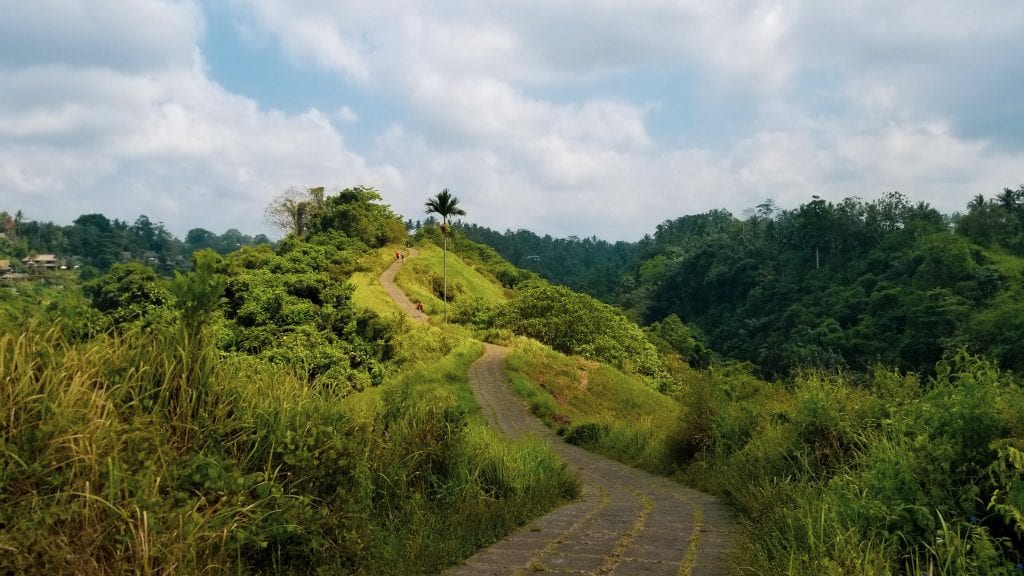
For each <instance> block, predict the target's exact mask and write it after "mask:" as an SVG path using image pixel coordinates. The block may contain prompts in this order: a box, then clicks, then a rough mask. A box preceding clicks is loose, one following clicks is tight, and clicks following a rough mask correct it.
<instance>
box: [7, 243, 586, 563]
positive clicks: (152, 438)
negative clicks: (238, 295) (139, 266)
mask: <svg viewBox="0 0 1024 576" xmlns="http://www.w3.org/2000/svg"><path fill="white" fill-rule="evenodd" d="M198 259H199V263H198V265H197V267H196V268H197V269H196V271H195V272H194V273H193V276H191V277H189V278H185V279H182V280H181V281H180V282H181V288H182V293H183V294H185V295H191V296H194V298H193V297H191V296H190V297H189V298H186V299H185V302H188V303H194V304H195V308H194V310H196V311H197V313H198V314H199V315H203V314H205V313H206V312H207V311H208V306H207V305H208V304H210V303H213V302H215V298H214V297H213V294H215V293H216V289H215V288H216V276H215V275H212V274H211V273H210V269H211V267H212V264H213V261H214V257H213V256H212V255H201V256H200V257H199V258H198ZM204 295H206V296H204ZM207 296H208V297H207ZM10 328H13V329H12V330H11V331H9V332H5V333H3V334H0V404H2V405H3V406H4V410H5V417H4V426H2V427H0V543H2V545H3V552H4V553H3V554H2V555H0V572H3V573H18V574H46V573H67V572H68V571H69V570H70V571H73V572H80V571H83V570H85V571H88V572H90V573H157V572H159V573H162V572H165V571H173V572H176V573H209V574H234V573H276V574H306V573H310V572H316V573H332V574H409V573H424V572H426V573H432V572H436V571H438V570H440V569H441V568H442V567H444V566H446V565H450V564H451V563H453V562H455V561H456V560H458V559H459V558H463V557H465V556H467V555H469V554H470V553H472V552H473V551H475V550H476V549H477V548H478V547H480V546H483V545H485V544H488V543H490V542H491V541H493V540H494V539H496V538H498V537H499V536H501V535H503V534H505V533H507V532H508V531H510V530H511V529H512V528H513V527H515V526H517V525H519V524H521V523H523V522H524V521H525V520H526V519H527V518H529V517H530V516H532V515H534V514H537V513H539V512H541V511H544V510H546V509H548V508H550V507H551V506H552V505H554V504H555V503H557V502H559V501H561V500H564V499H566V498H571V497H573V496H574V495H575V494H576V492H577V487H576V484H575V481H574V480H573V479H572V478H571V477H570V476H569V475H568V474H567V472H566V470H565V467H564V465H563V464H562V463H561V462H560V461H559V460H558V459H557V458H556V457H555V455H554V453H553V452H551V450H550V449H549V448H547V447H546V446H544V445H543V444H541V443H540V442H538V441H536V440H532V439H523V440H517V441H514V442H510V441H508V440H507V439H505V438H504V437H502V436H500V435H498V434H495V433H492V432H490V431H488V430H486V428H485V426H484V424H483V423H482V420H481V419H480V418H479V416H477V415H476V414H474V413H472V412H468V411H467V408H466V406H467V405H466V404H465V402H464V401H463V399H464V398H467V397H469V396H470V393H469V391H468V386H467V383H466V380H465V379H466V367H467V365H468V364H469V362H471V361H472V360H474V359H475V358H476V357H477V355H478V354H479V350H480V346H479V345H478V344H472V343H466V342H463V343H461V344H454V345H453V346H452V347H450V348H449V349H450V350H451V353H450V354H448V355H444V354H440V353H438V352H427V351H425V349H421V350H420V351H419V353H420V354H422V356H421V358H420V360H421V361H422V363H421V364H419V365H417V366H416V367H415V368H413V369H411V370H408V371H406V372H405V373H404V375H403V377H402V378H401V379H400V380H398V381H396V382H392V383H390V384H388V385H387V386H386V387H385V393H384V395H383V398H382V399H381V401H379V402H373V401H372V400H371V401H369V402H361V403H360V404H359V406H360V407H361V408H360V410H369V413H368V414H367V413H362V414H360V413H357V412H356V411H355V410H353V409H352V408H351V407H350V405H348V404H346V402H345V401H343V400H342V399H341V398H340V397H339V396H338V395H336V394H333V393H331V392H329V391H324V390H322V389H320V388H318V387H313V386H308V385H307V384H306V383H305V382H304V381H302V380H300V379H296V378H294V377H293V376H292V375H291V373H290V371H288V370H285V369H282V368H280V367H277V366H275V365H273V364H271V363H268V362H266V361H264V360H262V359H259V358H256V357H251V356H243V355H231V356H228V357H226V358H222V357H221V355H219V354H218V353H217V351H216V350H215V349H214V348H213V347H212V346H210V345H208V344H201V345H200V346H199V347H198V348H197V347H195V346H191V345H190V342H191V341H190V339H189V335H188V332H187V330H185V329H184V328H183V327H181V326H177V327H175V326H156V327H152V328H145V329H143V328H138V327H136V328H132V327H129V328H127V330H128V332H127V333H125V334H124V335H116V334H107V335H98V336H96V337H95V338H94V339H92V340H88V341H85V342H82V343H74V342H70V341H68V340H67V339H65V338H63V337H62V336H61V335H60V333H59V332H58V331H56V330H49V331H45V330H44V329H43V328H42V327H41V326H40V325H39V324H38V323H30V324H28V325H21V326H17V327H10ZM424 330H426V328H424ZM422 336H423V335H421V338H422ZM439 354H440V355H439ZM199 380H202V381H204V382H205V383H206V385H205V386H203V387H202V388H201V393H200V388H199V386H197V383H198V382H199Z"/></svg>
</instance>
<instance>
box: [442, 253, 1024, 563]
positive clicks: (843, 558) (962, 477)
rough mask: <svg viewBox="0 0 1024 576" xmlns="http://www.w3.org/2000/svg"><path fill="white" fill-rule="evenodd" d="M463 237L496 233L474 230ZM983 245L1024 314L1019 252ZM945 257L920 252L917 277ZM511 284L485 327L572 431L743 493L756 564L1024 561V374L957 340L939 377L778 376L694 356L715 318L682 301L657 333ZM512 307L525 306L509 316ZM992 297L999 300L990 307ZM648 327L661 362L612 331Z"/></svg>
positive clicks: (748, 559)
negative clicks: (636, 356)
mask: <svg viewBox="0 0 1024 576" xmlns="http://www.w3.org/2000/svg"><path fill="white" fill-rule="evenodd" d="M921 238H922V240H920V242H923V244H921V243H918V244H914V246H918V248H911V250H917V249H924V250H926V251H927V250H933V252H932V254H933V256H932V258H933V260H934V259H936V258H938V256H939V255H941V254H943V253H944V252H945V251H946V250H949V249H950V248H953V247H955V246H958V245H960V244H959V242H961V240H958V239H956V238H953V239H952V240H949V239H948V238H949V237H947V236H937V237H935V236H922V237H921ZM455 249H456V250H459V249H462V250H466V251H473V250H479V249H478V248H475V247H473V246H472V243H470V242H468V241H466V240H465V239H462V240H457V241H456V242H455ZM694 249H695V250H702V249H705V247H703V245H701V244H700V243H696V244H694ZM716 250H717V248H716ZM723 250H724V248H723ZM722 253H723V254H724V252H722ZM952 254H953V255H956V254H958V252H957V251H956V250H952ZM980 254H982V255H983V257H984V258H988V257H989V256H988V255H989V254H992V255H993V257H992V260H991V263H985V264H982V266H992V267H994V268H998V270H999V273H1000V274H1001V275H1002V277H1003V280H1001V282H1004V284H1002V286H1003V292H1002V293H1001V295H999V296H996V297H995V298H994V299H993V300H989V301H987V304H986V306H987V307H989V308H988V309H989V310H1002V312H1001V313H1000V314H999V316H998V317H997V316H992V317H991V321H992V322H998V323H999V325H1000V326H1006V325H1007V322H1011V323H1012V322H1013V321H1016V320H1015V319H1019V318H1024V314H1018V313H1016V312H1015V311H1014V310H1013V309H1011V308H1004V307H1002V306H1006V307H1010V306H1013V305H1014V304H1013V303H1014V302H1017V301H1019V300H1016V298H1015V297H1014V296H1013V294H1015V292H1014V290H1016V289H1015V288H1014V282H1018V281H1019V280H1018V279H1019V268H1017V266H1018V265H1017V262H1018V258H1017V257H1016V256H1011V255H1008V254H1005V253H1000V252H999V251H991V250H983V251H982V252H980ZM956 261H957V260H955V259H953V260H949V259H947V260H946V262H956ZM932 265H933V264H929V263H928V260H927V257H926V258H925V260H923V261H921V262H920V263H918V264H917V271H916V274H917V278H918V281H920V282H924V281H925V280H924V278H925V273H926V271H927V270H928V267H929V266H932ZM727 271H728V269H724V270H723V273H726V272H727ZM902 273H906V272H902ZM811 278H814V276H812V277H811ZM967 281H968V282H969V281H970V279H967ZM913 286H914V284H911V285H910V286H908V288H907V290H910V289H911V288H912V287H913ZM512 288H513V289H512V292H511V297H510V299H509V301H508V302H507V303H506V304H504V305H502V306H499V307H498V308H497V310H496V311H495V314H494V315H493V320H492V321H491V322H490V323H485V324H483V325H478V326H476V327H477V328H478V329H481V330H483V331H484V333H485V334H492V335H496V336H501V335H502V334H505V335H506V336H504V338H505V340H504V341H505V342H506V343H509V344H511V346H512V348H513V352H512V354H511V355H510V356H509V359H508V369H509V371H510V375H511V377H512V379H513V384H514V386H515V388H516V390H517V391H518V392H519V394H520V395H522V396H523V398H524V401H525V402H527V404H528V405H529V406H530V408H531V409H532V410H533V411H534V412H535V413H536V414H537V415H539V416H541V417H542V418H543V419H544V420H545V421H546V422H547V423H548V424H549V425H550V426H551V427H552V428H554V429H555V430H557V431H559V432H560V433H561V434H563V435H564V436H565V438H566V439H567V440H568V441H570V442H574V443H577V444H579V445H581V446H584V447H587V448H590V449H593V450H596V451H599V452H601V453H604V454H606V455H609V456H612V457H614V458H617V459H620V460H622V461H624V462H627V463H630V464H634V465H637V466H641V467H644V468H647V469H650V470H654V471H658V472H663V473H668V474H672V475H675V476H677V477H678V478H680V479H682V480H684V481H686V482H688V483H691V484H695V485H697V486H700V487H703V488H705V489H707V490H710V491H712V492H714V493H716V494H719V495H721V496H722V497H724V498H725V499H727V501H729V502H731V503H732V504H733V505H734V506H735V507H736V509H737V511H738V512H739V513H740V514H741V515H742V516H743V518H744V519H745V523H744V531H743V535H742V536H743V537H742V540H741V542H740V548H741V552H740V557H739V559H738V562H739V564H738V566H739V569H740V570H741V572H743V573H752V574H807V575H818V574H837V575H838V574H904V573H912V574H918V573H925V574H928V573H931V574H946V575H953V574H1011V573H1017V570H1018V566H1019V565H1020V563H1021V562H1024V557H1022V556H1021V550H1022V549H1024V540H1022V538H1024V522H1022V521H1021V518H1022V516H1021V511H1022V510H1024V500H1022V499H1024V460H1022V454H1024V419H1022V415H1024V390H1022V388H1021V386H1020V383H1019V381H1018V380H1017V379H1016V377H1015V376H1014V375H1013V374H1010V373H1005V372H1001V371H1000V370H999V369H998V367H997V366H996V365H995V364H994V363H993V362H992V361H991V360H988V359H986V358H984V357H982V356H977V355H972V354H971V353H969V352H968V351H961V352H959V353H952V352H951V353H949V354H948V355H947V356H946V357H945V358H944V359H942V360H940V361H939V362H938V363H937V364H935V365H934V366H932V368H930V369H929V372H931V373H932V374H934V376H930V377H929V376H916V375H913V374H910V375H907V374H901V373H900V372H899V371H896V370H893V369H886V368H883V367H877V368H875V369H874V370H873V371H871V372H869V373H866V374H856V373H850V374H843V373H836V372H833V371H829V370H824V369H822V367H821V366H820V364H818V363H813V362H812V363H808V364H807V365H805V366H803V367H801V368H799V369H797V370H795V371H794V372H793V375H792V376H791V377H780V378H778V380H777V381H775V382H768V381H765V380H762V379H761V378H759V377H758V376H757V372H758V370H756V368H755V367H753V366H752V365H750V364H740V363H736V362H728V361H724V362H723V361H721V360H718V361H713V362H711V364H710V365H708V366H707V367H706V368H700V369H694V368H692V367H690V365H689V364H694V360H698V359H699V358H700V357H701V356H702V354H703V353H702V352H701V351H700V349H701V347H700V345H699V342H697V341H696V340H695V339H694V338H696V337H699V335H700V331H699V330H696V329H694V328H692V327H689V326H686V325H684V324H682V323H680V322H679V321H678V318H675V317H673V318H672V319H671V321H670V319H666V320H665V321H663V322H660V323H656V324H655V325H652V326H651V327H649V329H648V330H647V332H646V335H644V333H643V332H639V328H637V327H636V326H635V325H633V330H637V332H631V331H630V330H629V329H628V328H627V327H626V324H628V323H629V322H628V320H626V319H625V317H624V316H618V317H617V316H614V315H612V316H604V314H605V309H604V308H602V306H603V305H602V304H601V303H599V302H596V301H594V300H593V299H590V300H588V299H587V298H588V297H586V296H583V295H579V294H574V293H571V292H568V291H566V292H562V291H561V290H563V289H558V290H556V289H554V287H550V286H548V285H546V284H545V283H544V282H542V281H538V280H536V279H529V278H528V279H525V280H522V281H520V282H519V283H517V284H515V285H514V286H512ZM968 288H969V286H968V285H966V284H964V285H962V286H961V287H960V289H964V290H967V289H968ZM920 289H924V286H923V285H921V286H920ZM908 294H912V292H908ZM825 296H827V294H825ZM706 297H707V298H712V297H713V295H709V296H706ZM552 303H555V304H552ZM817 305H818V306H820V305H821V304H817ZM510 314H511V315H513V316H514V317H515V320H516V321H514V322H508V321H503V318H506V317H507V316H508V315H510ZM985 314H994V312H987V313H982V314H980V315H979V316H978V318H981V319H985V318H986V316H985ZM619 322H622V323H624V324H623V325H622V326H619V327H613V326H610V324H617V323H619ZM509 333H511V334H512V335H516V334H518V335H520V336H518V337H514V338H509V336H508V334H509ZM981 333H982V332H980V330H979V334H981ZM636 334H641V336H640V339H641V340H643V341H644V342H647V344H648V345H651V346H652V347H653V348H654V349H655V350H657V356H658V362H657V364H656V370H654V371H653V373H647V372H649V371H645V370H640V369H638V367H639V366H638V364H637V363H636V362H627V363H621V362H618V360H620V357H618V356H617V355H616V354H614V353H609V352H608V350H614V349H615V347H614V346H608V345H604V346H602V345H599V343H601V342H605V343H606V344H607V343H609V342H610V343H616V342H617V343H618V345H624V344H626V343H625V342H623V340H627V339H628V340H629V344H630V345H634V346H635V345H636V344H638V342H637V337H636ZM521 336H532V337H534V338H539V339H540V340H541V341H544V342H546V343H547V346H546V345H545V344H544V343H542V342H538V341H537V340H533V339H526V338H522V337H521ZM930 337H931V338H936V337H942V336H941V333H939V334H932V335H930ZM992 337H993V339H994V341H996V342H998V341H1003V342H1006V343H1007V344H1008V345H1009V341H1008V340H1000V336H999V335H997V334H994V333H993V335H992ZM1017 341H1019V340H1017ZM551 347H556V348H559V349H561V350H564V351H567V352H572V353H574V354H575V356H567V355H564V354H562V353H559V352H555V351H554V350H552V349H551ZM1013 350H1016V348H1009V349H1007V351H1006V354H1009V353H1011V352H1012V351H1013ZM684 354H685V355H684ZM686 355H689V356H686ZM1006 357H1007V356H1004V357H1003V358H1006ZM602 360H603V361H604V362H606V363H602V362H601V361H602ZM686 360H690V362H689V363H688V362H686ZM617 363H618V366H617V367H616V366H614V364H617ZM696 364H697V365H701V364H702V362H697V363H696Z"/></svg>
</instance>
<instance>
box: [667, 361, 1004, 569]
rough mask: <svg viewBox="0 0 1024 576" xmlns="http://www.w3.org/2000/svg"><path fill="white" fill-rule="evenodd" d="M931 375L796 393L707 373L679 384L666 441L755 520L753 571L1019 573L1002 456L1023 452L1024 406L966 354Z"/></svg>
mask: <svg viewBox="0 0 1024 576" xmlns="http://www.w3.org/2000/svg"><path fill="white" fill-rule="evenodd" d="M935 373H936V376H935V378H934V379H932V380H930V381H929V382H928V383H927V384H926V385H924V386H920V385H918V383H917V381H916V380H915V379H914V378H912V377H901V376H899V375H898V374H895V373H893V372H890V371H885V370H880V369H878V370H876V371H875V372H874V373H873V374H872V375H871V377H870V380H869V381H868V382H866V386H865V385H864V384H865V383H856V382H851V381H849V380H848V379H845V378H840V377H836V376H830V375H828V374H825V373H820V372H803V373H801V374H799V375H798V376H797V377H796V378H795V380H794V381H793V382H792V383H791V385H790V386H789V387H788V388H783V387H782V386H780V385H771V384H766V383H757V382H756V381H755V380H752V379H750V377H749V376H747V377H742V376H741V377H740V380H741V381H742V380H743V379H745V380H746V381H745V382H742V383H740V382H737V375H736V374H735V373H733V374H729V375H727V374H724V373H721V374H719V373H716V372H714V371H712V372H709V373H704V374H701V375H700V376H699V380H696V381H690V382H685V383H684V384H683V385H682V386H681V389H680V399H681V401H682V402H683V406H684V410H683V416H682V424H681V425H680V426H679V427H678V428H677V429H676V430H675V431H674V433H673V434H672V435H671V436H670V437H669V438H668V442H669V445H670V446H677V447H681V449H680V448H677V449H675V450H673V454H675V455H676V456H677V457H680V458H682V460H681V461H680V464H682V465H683V466H685V467H686V475H687V477H688V478H690V479H691V480H692V481H694V482H696V483H698V484H702V485H704V486H705V487H707V488H709V489H712V490H714V491H716V492H719V493H720V494H722V495H723V496H725V497H726V498H728V499H729V500H730V501H732V502H733V503H734V504H735V505H736V507H737V508H738V510H739V511H740V512H741V513H742V514H743V515H744V516H745V517H747V519H748V521H749V523H750V527H749V530H750V531H749V532H748V533H747V534H746V536H745V540H744V543H743V549H744V551H743V556H744V558H745V560H744V565H746V566H749V567H750V569H752V570H753V569H755V567H756V570H760V571H764V572H765V573H788V574H821V573H835V574H849V573H857V574H880V573H890V574H899V573H907V572H909V573H920V572H928V571H929V570H932V571H933V573H936V574H939V573H941V574H968V573H969V574H1010V573H1012V569H1013V567H1014V566H1015V565H1016V564H1017V563H1019V562H1021V561H1022V560H1024V558H1022V557H1021V556H1020V550H1021V549H1024V547H1022V544H1024V541H1022V540H1021V534H1020V533H1019V532H1017V526H1018V525H1017V524H1016V523H1015V522H1016V520H1014V518H1015V516H1014V512H1013V511H1014V510H1016V508H1015V507H1014V506H1015V505H1014V504H1012V502H1018V503H1019V497H1020V496H1019V494H1018V489H1019V478H1020V471H1019V469H1017V468H1015V467H1014V466H1015V465H1014V464H1013V462H1012V460H1010V459H1008V454H1009V451H1008V450H1003V448H1004V447H1007V446H1015V445H1017V444H1015V443H1016V442H1019V440H1013V439H1012V438H1013V437H1011V436H1010V435H1011V434H1014V433H1018V432H1017V430H1018V429H1017V428H1016V426H1018V422H1019V420H1020V418H1019V417H1018V415H1017V409H1018V407H1019V406H1020V403H1021V402H1022V401H1024V396H1022V394H1021V390H1020V388H1019V387H1017V386H1016V384H1014V383H1013V382H1012V381H1010V380H1009V379H1008V378H1007V377H1006V376H1005V375H1000V374H999V372H998V371H997V370H995V369H994V368H993V367H992V365H991V364H990V363H988V362H985V361H984V360H981V359H979V358H977V357H973V356H970V355H968V354H965V353H958V354H954V355H951V356H950V357H948V358H947V359H946V360H944V361H942V362H941V363H939V364H938V365H937V366H936V369H935ZM1015 499H1016V500H1015ZM1004 503H1009V504H1008V507H1007V508H999V506H1000V505H1001V504H1004ZM1003 512H1006V513H1005V514H1004V513H1003ZM929 566H931V568H929Z"/></svg>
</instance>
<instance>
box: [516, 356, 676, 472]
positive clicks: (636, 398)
mask: <svg viewBox="0 0 1024 576" xmlns="http://www.w3.org/2000/svg"><path fill="white" fill-rule="evenodd" d="M513 346H514V347H513V351H512V353H511V354H509V356H508V359H507V361H506V368H507V369H508V373H509V377H510V378H511V380H512V385H513V388H514V389H515V391H516V393H517V394H519V395H520V396H522V397H523V398H524V399H525V400H526V402H527V404H528V405H529V406H530V409H531V411H533V413H534V414H536V415H537V416H538V417H540V418H541V419H543V420H544V421H545V422H546V423H547V424H548V425H549V426H551V427H552V428H554V429H556V430H557V431H559V432H560V433H562V434H564V435H565V437H566V439H567V440H569V441H571V442H574V443H578V444H580V445H581V446H584V447H587V448H588V449H593V450H596V451H598V452H601V453H602V454H605V455H607V456H610V457H612V458H616V459H618V460H621V461H623V462H626V463H627V464H631V465H636V466H640V467H643V468H645V469H648V470H651V471H655V472H666V471H670V470H671V469H672V468H673V466H674V464H673V462H672V458H671V456H670V454H669V447H668V442H667V437H668V435H669V432H670V430H671V428H672V427H673V424H674V423H675V422H677V421H678V420H679V415H680V406H679V404H678V403H677V402H675V401H674V400H672V399H671V398H669V397H668V396H666V395H664V394H662V393H659V392H657V391H655V390H652V389H651V387H650V385H649V383H648V382H647V381H646V379H644V378H643V377H640V376H638V375H636V374H627V373H623V372H621V371H619V370H617V369H615V368H613V367H610V366H607V365H603V364H598V363H596V362H591V361H587V360H583V359H580V358H573V357H570V356H565V355H563V354H560V353H558V352H555V351H553V350H551V349H550V348H548V347H546V346H543V345H541V344H538V343H537V342H535V341H532V340H528V339H525V338H518V339H516V340H514V342H513Z"/></svg>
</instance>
